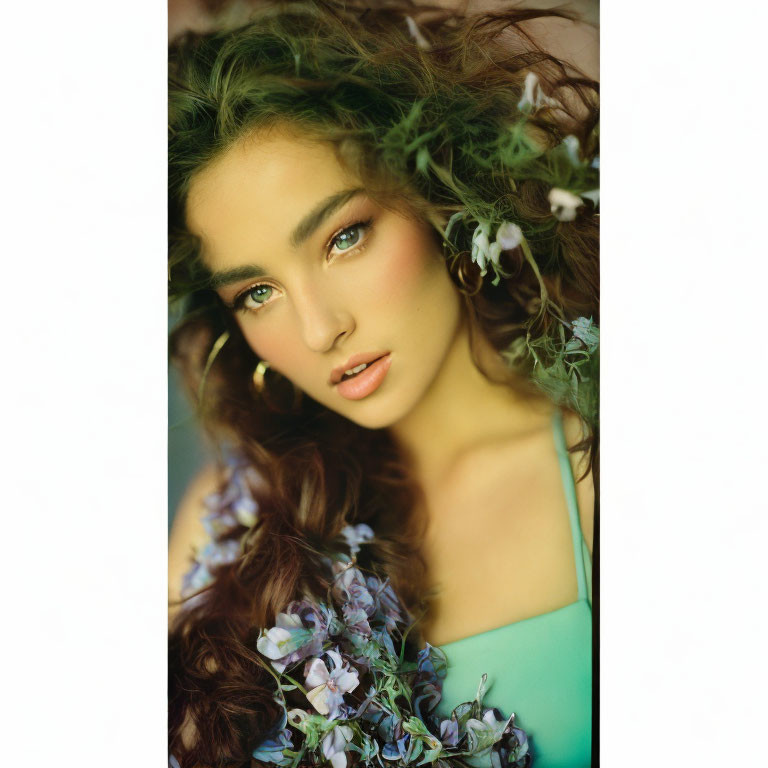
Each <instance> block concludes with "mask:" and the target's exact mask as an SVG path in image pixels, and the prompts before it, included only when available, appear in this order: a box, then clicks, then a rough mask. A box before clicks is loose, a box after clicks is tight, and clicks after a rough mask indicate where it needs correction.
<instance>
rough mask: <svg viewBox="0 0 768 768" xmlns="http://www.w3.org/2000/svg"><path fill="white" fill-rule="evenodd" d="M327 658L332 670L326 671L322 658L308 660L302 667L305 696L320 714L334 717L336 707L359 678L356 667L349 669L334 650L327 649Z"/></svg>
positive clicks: (356, 684)
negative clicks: (305, 685)
mask: <svg viewBox="0 0 768 768" xmlns="http://www.w3.org/2000/svg"><path fill="white" fill-rule="evenodd" d="M327 655H328V658H330V660H331V662H332V663H333V670H332V671H331V672H328V668H327V667H326V666H325V664H324V662H323V660H322V659H319V658H315V659H312V660H311V661H308V662H307V664H306V666H305V668H304V676H305V678H306V684H307V688H310V689H311V690H309V691H308V692H307V698H308V699H309V702H310V704H311V705H312V706H313V707H314V708H315V709H316V710H317V711H318V712H319V713H320V714H321V715H328V714H330V716H331V717H332V718H333V717H336V715H337V713H338V708H339V706H340V705H341V704H343V703H344V695H343V694H345V693H349V692H350V691H354V690H355V688H357V686H358V684H359V682H360V680H359V679H358V674H357V670H356V669H350V667H349V665H346V664H344V662H343V661H342V659H341V656H340V655H339V654H338V653H337V652H336V651H327Z"/></svg>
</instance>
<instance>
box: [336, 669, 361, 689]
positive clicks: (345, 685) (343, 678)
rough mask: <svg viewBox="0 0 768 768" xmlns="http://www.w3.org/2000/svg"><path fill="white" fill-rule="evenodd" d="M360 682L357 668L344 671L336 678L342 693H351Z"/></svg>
mask: <svg viewBox="0 0 768 768" xmlns="http://www.w3.org/2000/svg"><path fill="white" fill-rule="evenodd" d="M359 683H360V679H359V678H358V676H357V670H356V669H353V670H350V671H349V672H342V673H341V674H340V675H339V676H338V678H336V685H337V686H338V687H339V690H340V691H342V693H349V692H350V691H354V690H355V688H357V686H358V685H359Z"/></svg>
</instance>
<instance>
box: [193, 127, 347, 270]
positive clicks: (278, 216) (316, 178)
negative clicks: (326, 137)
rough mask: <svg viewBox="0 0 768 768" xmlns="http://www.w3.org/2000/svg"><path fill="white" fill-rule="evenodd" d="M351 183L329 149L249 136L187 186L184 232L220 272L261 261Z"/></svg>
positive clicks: (295, 139)
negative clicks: (316, 208)
mask: <svg viewBox="0 0 768 768" xmlns="http://www.w3.org/2000/svg"><path fill="white" fill-rule="evenodd" d="M353 180H354V179H353V176H352V175H351V174H350V172H349V171H348V170H347V169H346V168H345V167H344V165H343V164H342V163H341V162H340V160H339V159H338V157H337V155H336V152H335V151H334V148H333V146H332V145H331V144H329V143H326V142H321V141H319V140H315V139H312V138H309V137H304V136H300V135H297V134H294V133H289V132H287V131H277V130H273V131H270V132H269V133H261V134H254V135H252V136H247V137H244V138H242V139H240V140H239V141H237V142H236V143H235V144H233V145H232V146H231V147H229V148H228V149H227V150H226V151H225V152H224V153H223V154H221V155H220V156H219V157H217V158H216V159H215V160H214V161H213V162H211V163H210V164H209V165H208V166H206V167H205V168H204V169H203V170H202V171H200V172H199V173H198V174H197V175H196V176H195V177H194V179H193V180H192V183H191V185H190V189H189V194H188V196H187V211H186V214H187V226H188V227H189V229H190V231H191V232H192V233H193V234H196V235H197V236H198V237H200V238H201V240H202V243H203V254H204V260H205V262H206V263H207V264H208V266H209V267H212V268H220V267H222V266H228V265H231V264H232V263H233V262H234V263H237V262H243V261H248V260H252V259H253V258H255V257H258V256H259V255H260V252H261V251H262V250H263V243H264V242H266V241H267V238H268V241H269V245H270V246H271V247H280V246H285V245H287V243H288V241H289V238H290V234H291V232H292V231H293V228H294V227H295V225H296V223H297V222H298V221H299V220H300V219H301V218H302V217H303V216H304V215H305V214H306V213H307V212H308V211H310V210H312V209H313V208H314V206H316V205H317V203H318V201H321V200H323V199H325V198H327V197H329V196H330V195H333V194H335V193H337V192H341V191H343V190H345V189H348V188H349V187H350V186H351V182H352V181H353Z"/></svg>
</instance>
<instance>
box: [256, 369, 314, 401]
mask: <svg viewBox="0 0 768 768" xmlns="http://www.w3.org/2000/svg"><path fill="white" fill-rule="evenodd" d="M270 368H271V366H270V364H269V363H268V362H267V361H266V360H261V361H260V362H259V364H258V365H257V366H256V369H255V370H254V372H253V388H254V389H255V390H256V394H257V395H259V396H261V398H262V400H263V401H264V402H265V403H266V404H267V406H268V407H270V408H271V409H273V410H277V411H281V410H285V406H282V407H281V406H280V405H278V403H279V402H280V399H281V397H280V393H279V392H278V393H275V392H274V391H273V392H272V395H271V396H270V393H269V387H268V385H267V379H266V376H267V371H269V370H270ZM276 375H277V374H276ZM278 379H279V380H278V381H276V382H274V383H275V384H276V385H277V386H278V389H279V388H280V387H283V388H284V387H285V382H288V383H289V384H290V385H291V389H292V390H293V397H292V405H291V406H290V407H291V409H292V410H294V411H297V410H298V409H299V407H300V406H301V398H302V394H303V392H302V391H301V390H300V389H299V388H298V387H297V386H296V385H295V384H294V383H293V382H292V381H290V379H287V378H285V377H283V376H279V375H278ZM275 398H277V399H276V401H275ZM282 399H283V400H285V392H283V395H282ZM273 401H274V402H273Z"/></svg>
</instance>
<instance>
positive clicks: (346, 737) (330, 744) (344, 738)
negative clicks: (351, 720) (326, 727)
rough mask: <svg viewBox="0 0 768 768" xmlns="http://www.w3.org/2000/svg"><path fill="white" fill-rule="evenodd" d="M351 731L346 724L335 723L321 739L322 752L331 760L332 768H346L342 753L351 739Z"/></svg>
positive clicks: (344, 757)
mask: <svg viewBox="0 0 768 768" xmlns="http://www.w3.org/2000/svg"><path fill="white" fill-rule="evenodd" d="M352 736H353V731H352V729H351V728H350V727H349V726H348V725H337V726H336V727H335V728H334V729H333V730H331V731H328V734H327V735H326V737H325V738H324V739H323V742H322V749H323V754H324V755H325V756H326V757H327V758H328V759H329V760H330V761H331V765H332V766H333V768H347V756H346V754H344V752H345V750H346V747H347V744H349V743H350V742H351V741H352Z"/></svg>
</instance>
